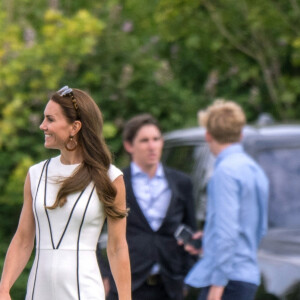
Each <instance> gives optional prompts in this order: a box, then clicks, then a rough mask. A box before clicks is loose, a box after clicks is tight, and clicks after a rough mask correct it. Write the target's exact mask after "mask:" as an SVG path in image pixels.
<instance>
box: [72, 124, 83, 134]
mask: <svg viewBox="0 0 300 300" xmlns="http://www.w3.org/2000/svg"><path fill="white" fill-rule="evenodd" d="M81 125H82V124H81V122H80V121H78V120H76V121H75V122H74V123H73V124H72V134H71V135H73V136H74V135H76V134H77V133H78V132H79V130H80V129H81Z"/></svg>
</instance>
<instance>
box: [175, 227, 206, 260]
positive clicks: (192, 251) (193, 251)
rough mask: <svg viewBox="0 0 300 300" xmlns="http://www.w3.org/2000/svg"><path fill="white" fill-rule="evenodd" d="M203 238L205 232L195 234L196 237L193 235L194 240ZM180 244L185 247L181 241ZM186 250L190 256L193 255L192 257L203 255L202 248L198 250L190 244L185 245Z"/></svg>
mask: <svg viewBox="0 0 300 300" xmlns="http://www.w3.org/2000/svg"><path fill="white" fill-rule="evenodd" d="M202 236H203V232H202V231H197V232H195V233H194V235H193V240H198V239H201V238H202ZM178 244H179V245H183V242H180V241H179V242H178ZM184 249H185V250H186V251H187V252H188V253H190V254H192V255H199V254H201V253H202V248H200V249H196V248H195V247H194V246H192V245H190V244H186V245H184Z"/></svg>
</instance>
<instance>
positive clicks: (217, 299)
mask: <svg viewBox="0 0 300 300" xmlns="http://www.w3.org/2000/svg"><path fill="white" fill-rule="evenodd" d="M223 293H224V286H216V285H212V286H211V287H210V289H209V292H208V296H207V300H222V295H223Z"/></svg>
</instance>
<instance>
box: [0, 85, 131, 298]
mask: <svg viewBox="0 0 300 300" xmlns="http://www.w3.org/2000/svg"><path fill="white" fill-rule="evenodd" d="M102 125H103V122H102V116H101V112H100V110H99V108H98V107H97V105H96V103H95V102H94V101H93V99H92V98H91V97H90V96H89V95H88V94H86V93H85V92H83V91H81V90H78V89H71V88H69V87H67V86H66V87H64V88H62V89H61V90H59V91H58V92H56V93H54V94H53V95H52V97H51V98H50V100H49V102H48V104H47V106H46V108H45V112H44V120H43V122H42V124H41V125H40V129H41V130H43V131H44V134H45V147H46V148H51V149H59V150H60V155H59V156H57V157H54V158H52V159H49V160H47V161H43V162H41V163H38V164H36V165H34V166H32V167H31V168H30V169H29V172H28V175H27V177H26V180H25V186H24V204H23V208H22V212H21V216H20V221H19V225H18V229H17V231H16V234H15V235H14V237H13V239H12V242H11V244H10V246H9V248H8V251H7V255H6V259H5V264H4V268H3V274H2V278H1V283H0V300H10V299H11V297H10V295H9V291H10V288H11V287H12V285H13V283H14V282H15V281H16V279H17V278H18V276H19V275H20V273H21V272H22V270H23V269H24V267H25V265H26V263H27V262H28V259H29V257H30V255H31V252H32V249H33V245H34V239H35V238H36V257H35V260H34V263H33V266H32V269H31V273H30V276H29V280H28V285H27V294H26V300H35V299H37V300H41V299H43V300H59V299H64V300H68V299H70V300H71V299H72V300H73V299H81V300H85V299H86V300H93V299H94V300H104V299H105V295H104V288H103V284H102V280H101V275H100V272H99V268H98V264H97V259H96V252H95V250H96V245H97V241H98V238H99V235H100V232H101V229H102V225H103V222H104V219H105V217H107V224H108V242H107V254H108V259H109V263H110V267H111V271H112V274H113V276H114V279H115V282H116V285H117V289H118V294H119V299H123V300H130V299H131V282H130V264H129V255H128V247H127V242H126V236H125V235H126V234H125V230H126V215H127V210H126V204H125V188H124V182H123V177H122V176H121V175H122V173H121V171H120V170H119V169H117V168H116V167H115V166H113V165H111V156H110V152H109V151H108V149H107V146H106V144H105V142H104V140H103V137H102Z"/></svg>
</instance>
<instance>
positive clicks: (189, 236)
mask: <svg viewBox="0 0 300 300" xmlns="http://www.w3.org/2000/svg"><path fill="white" fill-rule="evenodd" d="M193 235H194V232H193V231H192V229H191V228H190V227H188V226H186V225H184V224H182V225H180V226H179V227H178V228H177V230H176V231H175V234H174V236H175V238H176V240H177V241H181V242H183V244H184V245H191V246H193V247H194V248H195V249H200V248H201V247H202V240H201V239H200V238H199V239H193Z"/></svg>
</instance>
